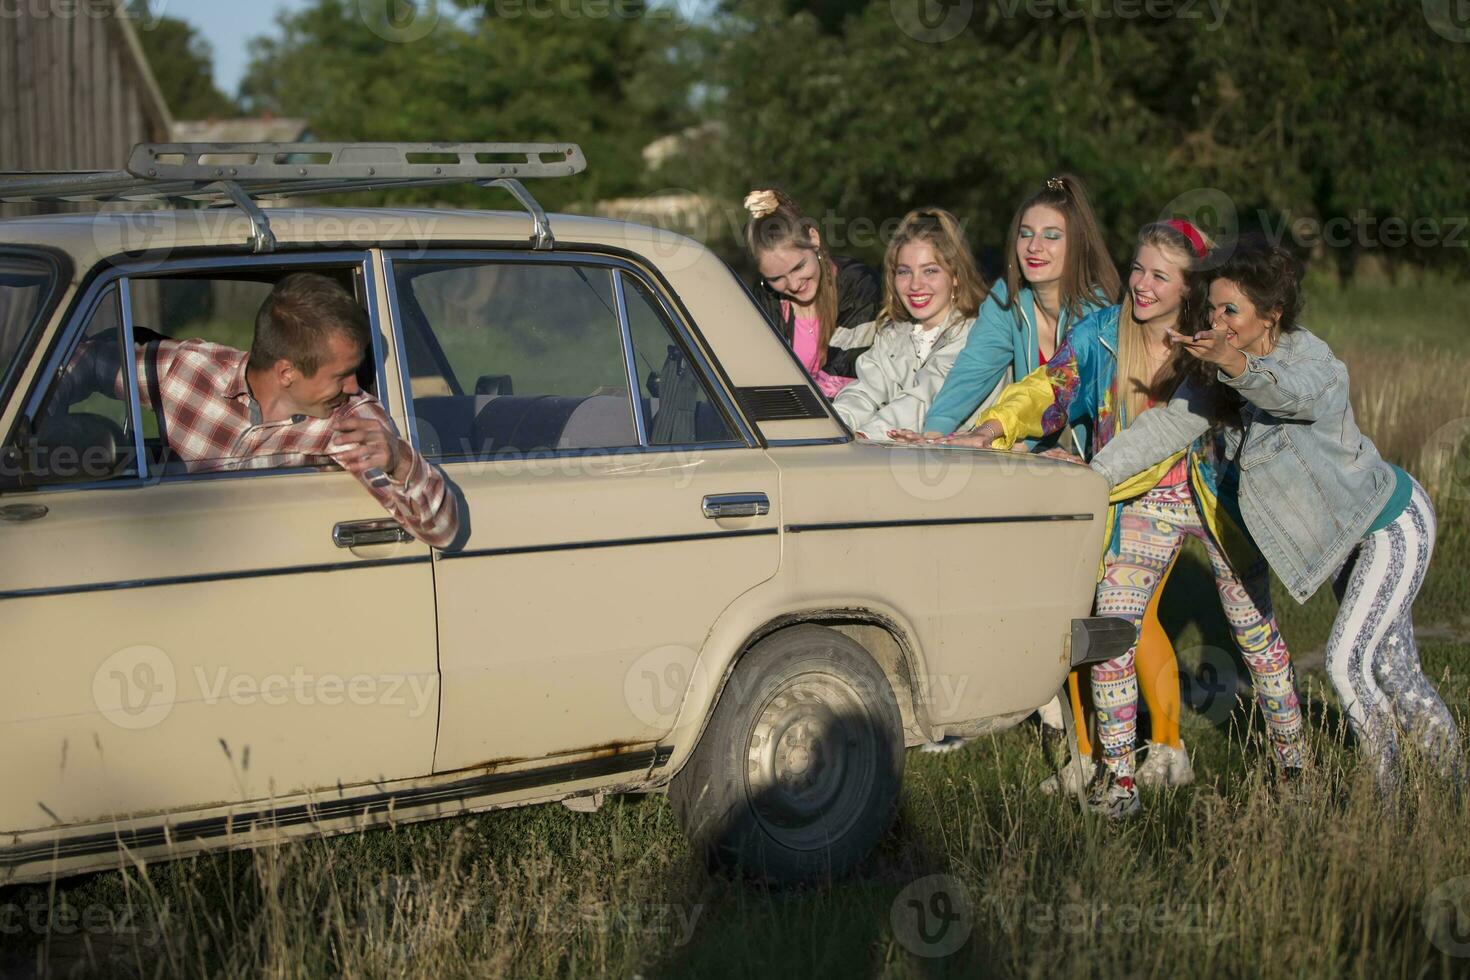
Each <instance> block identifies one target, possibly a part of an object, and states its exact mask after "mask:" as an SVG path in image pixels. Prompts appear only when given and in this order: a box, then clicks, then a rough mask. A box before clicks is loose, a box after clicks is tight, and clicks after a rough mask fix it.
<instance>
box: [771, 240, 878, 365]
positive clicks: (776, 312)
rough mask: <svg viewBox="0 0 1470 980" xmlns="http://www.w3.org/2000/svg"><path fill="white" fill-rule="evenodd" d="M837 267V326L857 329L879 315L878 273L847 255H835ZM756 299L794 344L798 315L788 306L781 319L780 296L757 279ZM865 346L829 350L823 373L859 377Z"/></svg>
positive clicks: (833, 259) (787, 339)
mask: <svg viewBox="0 0 1470 980" xmlns="http://www.w3.org/2000/svg"><path fill="white" fill-rule="evenodd" d="M832 263H833V264H834V265H836V266H837V326H838V327H856V326H860V325H861V324H864V323H867V322H869V321H870V320H873V319H874V318H876V317H877V315H878V305H879V304H880V303H881V302H882V300H883V290H882V287H881V284H880V283H879V282H878V274H877V273H876V272H874V271H873V270H872V269H871V268H869V267H868V265H867V264H866V263H864V262H861V261H859V260H857V259H852V258H848V257H847V256H846V255H834V256H832ZM754 292H755V296H756V299H757V301H758V302H759V303H760V305H761V309H763V310H764V311H765V313H766V316H768V317H770V319H771V322H772V323H774V324H776V326H777V327H779V328H780V330H781V336H783V337H785V338H786V343H788V344H790V343H791V334H792V332H793V331H794V330H795V328H796V324H795V320H796V315H795V314H794V313H793V312H792V311H791V309H790V307H787V311H786V318H785V319H784V320H783V319H782V318H781V294H780V293H778V292H776V291H775V290H774V289H772V288H771V287H770V286H767V285H766V281H765V280H764V279H757V280H756V284H755V290H754ZM867 349H868V348H866V347H850V348H841V347H828V348H827V364H826V366H825V367H823V369H822V370H824V371H826V372H827V373H828V374H830V375H833V376H835V377H839V378H855V377H857V359H858V357H859V355H861V354H862V353H863V351H865V350H867Z"/></svg>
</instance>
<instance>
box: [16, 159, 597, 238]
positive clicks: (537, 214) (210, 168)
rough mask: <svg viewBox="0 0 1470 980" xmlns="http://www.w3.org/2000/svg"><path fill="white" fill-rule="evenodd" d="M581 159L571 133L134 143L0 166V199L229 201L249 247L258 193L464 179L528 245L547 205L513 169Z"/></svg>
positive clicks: (532, 171) (529, 171)
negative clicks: (102, 159)
mask: <svg viewBox="0 0 1470 980" xmlns="http://www.w3.org/2000/svg"><path fill="white" fill-rule="evenodd" d="M586 169H587V159H586V157H584V156H583V155H582V149H581V147H579V146H577V144H575V143H139V144H138V145H136V146H134V147H133V151H132V153H131V154H130V155H129V157H128V166H127V169H126V170H113V171H107V170H78V171H40V172H26V173H0V201H3V202H6V203H13V204H42V203H54V202H81V203H103V202H109V201H128V202H134V203H154V204H167V205H177V204H179V203H180V202H185V201H192V202H197V203H204V204H207V205H210V206H234V207H238V208H239V209H240V210H242V211H244V212H245V214H246V215H247V216H248V217H249V218H250V242H249V244H250V246H251V248H252V249H253V250H254V251H256V252H271V251H274V250H275V247H276V238H275V235H274V234H272V232H271V227H270V219H269V218H267V217H266V215H265V212H263V211H262V210H261V209H260V206H259V203H258V202H259V201H261V200H263V199H268V198H281V197H291V198H296V197H306V196H310V195H314V194H342V193H349V192H355V191H373V190H393V189H398V188H404V187H435V186H440V185H448V184H463V183H472V184H475V185H477V186H479V187H499V188H501V189H502V190H505V191H508V192H509V193H510V194H511V196H513V197H514V198H515V199H516V201H517V202H518V203H519V204H520V205H521V207H522V208H524V209H525V210H526V212H527V213H528V214H530V215H531V219H532V221H533V232H532V235H531V245H532V247H533V248H536V249H540V250H549V249H552V248H555V247H556V241H555V239H553V238H552V235H551V225H550V223H549V222H548V221H547V219H546V212H545V211H544V210H543V209H542V207H541V205H540V204H539V203H538V202H537V201H536V198H535V197H533V196H532V195H531V192H530V191H528V190H526V187H525V185H524V184H522V183H521V179H522V178H526V177H570V176H572V175H573V174H579V173H581V172H582V171H584V170H586Z"/></svg>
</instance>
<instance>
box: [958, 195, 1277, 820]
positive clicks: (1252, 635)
mask: <svg viewBox="0 0 1470 980" xmlns="http://www.w3.org/2000/svg"><path fill="white" fill-rule="evenodd" d="M1210 247H1211V243H1210V242H1209V240H1208V239H1206V238H1205V236H1204V235H1203V234H1201V233H1200V231H1199V230H1198V229H1197V228H1195V227H1194V226H1193V225H1191V224H1189V223H1188V222H1185V221H1178V220H1175V221H1168V222H1163V223H1160V224H1151V225H1147V226H1145V227H1144V229H1143V230H1142V231H1141V232H1139V235H1138V248H1137V251H1136V252H1135V253H1134V256H1133V263H1132V267H1131V271H1130V274H1129V277H1128V291H1127V293H1126V294H1125V295H1124V298H1123V302H1122V304H1121V305H1119V306H1114V307H1110V308H1108V309H1106V310H1100V311H1098V312H1097V313H1094V314H1093V315H1091V316H1089V317H1088V318H1087V319H1085V320H1083V321H1082V322H1081V323H1079V324H1077V325H1076V326H1075V327H1073V328H1072V331H1071V332H1070V333H1069V334H1068V335H1067V340H1066V343H1065V344H1063V345H1062V346H1061V347H1060V348H1058V350H1057V352H1056V354H1055V356H1053V357H1052V358H1051V360H1050V361H1048V362H1047V363H1046V364H1045V365H1043V366H1042V367H1040V368H1037V369H1036V370H1035V371H1034V372H1032V373H1031V374H1029V375H1027V376H1026V377H1025V378H1023V379H1022V380H1020V381H1018V382H1016V383H1015V384H1013V385H1011V386H1010V387H1009V388H1007V389H1006V390H1005V391H1004V392H1002V393H1001V395H1000V398H999V400H997V402H996V403H995V404H994V405H993V406H992V407H991V408H989V409H987V410H985V411H983V412H981V413H980V414H979V416H977V418H976V419H975V422H976V428H975V429H974V431H972V432H970V433H967V434H961V435H955V436H950V437H948V438H947V439H945V440H943V441H946V442H951V443H955V444H959V445H971V446H981V447H995V448H1008V447H1009V446H1010V445H1012V444H1013V443H1015V442H1016V441H1018V440H1022V439H1037V438H1041V437H1043V436H1046V435H1049V434H1052V433H1055V432H1059V431H1061V430H1063V429H1065V428H1066V427H1068V426H1072V425H1077V424H1079V423H1084V422H1085V423H1088V424H1089V426H1090V429H1091V433H1092V439H1091V442H1092V445H1091V453H1092V454H1094V455H1095V454H1096V453H1097V452H1099V451H1100V450H1101V449H1102V448H1103V447H1104V446H1105V445H1106V444H1107V443H1108V442H1109V440H1111V439H1112V438H1113V436H1114V435H1115V434H1117V433H1118V432H1121V431H1123V430H1124V429H1125V428H1126V427H1127V426H1128V425H1129V424H1130V423H1132V422H1133V421H1134V420H1135V419H1137V418H1138V416H1139V415H1140V414H1142V413H1143V412H1144V411H1145V410H1147V409H1148V408H1150V407H1151V406H1154V405H1158V404H1161V403H1163V402H1166V401H1168V399H1169V397H1170V396H1171V395H1172V394H1173V393H1174V390H1175V389H1176V388H1177V387H1179V384H1180V382H1181V381H1183V379H1184V374H1185V371H1186V362H1185V356H1184V355H1182V354H1181V353H1179V352H1178V351H1177V350H1175V349H1174V348H1171V346H1170V344H1169V334H1170V331H1174V332H1176V333H1179V332H1192V331H1190V330H1189V329H1188V327H1187V326H1185V327H1183V328H1182V329H1181V325H1189V324H1192V323H1194V322H1195V320H1196V318H1197V317H1198V315H1199V311H1200V310H1201V309H1202V308H1203V304H1204V302H1205V292H1204V288H1205V287H1204V283H1203V277H1202V276H1201V275H1200V272H1199V269H1200V266H1201V265H1202V264H1203V260H1204V259H1205V258H1206V256H1207V255H1208V253H1209V249H1210ZM1214 446H1215V441H1214V440H1213V439H1210V438H1207V437H1202V438H1201V439H1199V440H1196V441H1195V442H1194V444H1193V445H1191V446H1190V447H1189V448H1188V449H1185V450H1181V451H1179V452H1177V453H1175V454H1174V455H1173V456H1171V457H1170V458H1169V459H1167V460H1164V461H1163V462H1162V463H1160V464H1158V465H1157V466H1154V467H1152V468H1151V469H1149V470H1147V471H1145V472H1143V473H1140V474H1138V475H1137V476H1136V477H1134V478H1132V479H1130V480H1128V481H1126V482H1125V483H1122V484H1120V485H1118V486H1116V487H1115V488H1114V489H1113V493H1112V498H1111V499H1112V501H1113V503H1114V505H1115V506H1114V507H1113V508H1111V509H1110V511H1109V515H1108V520H1109V528H1108V534H1107V538H1106V539H1107V541H1108V550H1107V553H1106V555H1105V556H1104V559H1103V565H1102V569H1101V578H1100V580H1099V582H1098V587H1097V614H1098V615H1099V616H1120V617H1122V618H1124V619H1127V620H1129V621H1130V622H1132V623H1134V624H1135V625H1137V624H1138V622H1139V621H1140V620H1141V619H1142V618H1143V615H1144V610H1145V609H1146V608H1147V607H1148V604H1149V600H1150V599H1151V598H1152V596H1153V593H1154V590H1155V589H1156V588H1157V587H1158V584H1159V582H1160V580H1161V579H1162V577H1163V575H1164V572H1165V571H1166V570H1167V568H1168V567H1169V564H1170V563H1171V562H1172V561H1173V560H1174V557H1175V555H1176V554H1178V552H1179V549H1180V547H1181V546H1182V545H1183V543H1184V537H1185V536H1186V535H1192V536H1194V537H1197V538H1199V539H1201V540H1202V541H1203V542H1204V545H1205V549H1206V551H1207V552H1208V554H1209V558H1210V565H1211V567H1212V569H1213V571H1214V574H1215V584H1216V588H1217V590H1218V592H1219V594H1220V601H1221V603H1222V605H1223V606H1224V607H1225V613H1226V617H1227V618H1228V619H1229V621H1230V628H1231V631H1232V632H1233V633H1234V635H1235V641H1236V644H1237V645H1238V646H1239V647H1240V652H1241V655H1242V657H1243V658H1244V660H1245V662H1246V665H1247V666H1248V667H1249V668H1250V671H1251V677H1252V680H1253V681H1254V683H1255V690H1256V699H1257V702H1258V703H1259V704H1260V707H1261V710H1262V713H1263V714H1264V715H1265V719H1266V726H1267V729H1268V732H1269V735H1270V740H1271V743H1272V747H1273V748H1274V749H1275V755H1276V760H1277V764H1278V766H1280V767H1281V769H1282V772H1283V774H1284V775H1285V776H1287V777H1290V776H1292V775H1293V774H1295V773H1296V772H1297V771H1299V770H1300V768H1301V766H1302V764H1303V752H1302V745H1301V742H1302V716H1301V708H1300V705H1299V704H1298V701H1297V694H1296V688H1295V685H1294V684H1293V682H1292V676H1291V661H1290V658H1289V656H1288V654H1287V650H1286V644H1285V643H1284V642H1283V641H1282V639H1281V632H1280V630H1278V629H1277V627H1276V619H1275V617H1274V616H1273V614H1272V611H1271V596H1270V589H1269V583H1268V578H1267V573H1266V563H1265V560H1264V559H1263V558H1262V557H1261V554H1260V552H1259V551H1257V550H1256V548H1255V546H1254V545H1253V544H1252V543H1251V541H1250V539H1249V537H1248V536H1246V535H1245V534H1244V533H1242V532H1241V531H1240V530H1239V528H1240V522H1239V521H1238V520H1236V519H1232V518H1231V517H1230V515H1229V514H1227V512H1226V510H1225V508H1224V507H1222V506H1221V501H1220V498H1219V496H1218V495H1217V491H1216V487H1217V485H1218V476H1217V467H1218V463H1217V453H1216V452H1215V449H1214ZM1057 452H1059V451H1055V450H1054V451H1053V454H1056V453H1057ZM1134 653H1135V651H1134V650H1131V649H1130V650H1129V651H1128V652H1127V653H1125V654H1124V655H1123V656H1121V657H1119V658H1117V659H1116V660H1110V661H1108V662H1107V663H1104V664H1098V665H1095V666H1094V667H1093V668H1092V694H1093V703H1094V705H1095V707H1096V709H1097V719H1098V739H1099V741H1100V742H1101V743H1102V748H1103V761H1104V763H1105V767H1104V769H1103V770H1101V771H1099V772H1098V773H1097V777H1096V778H1094V779H1093V781H1092V785H1091V788H1090V791H1089V800H1088V802H1089V804H1090V805H1091V806H1092V807H1093V808H1094V809H1097V810H1099V811H1102V812H1104V813H1107V814H1108V815H1109V816H1113V817H1122V816H1128V815H1130V814H1132V813H1135V812H1136V811H1137V810H1138V807H1139V801H1138V790H1137V787H1136V785H1135V783H1134V778H1133V777H1134V765H1133V743H1134V738H1135V735H1136V730H1137V721H1138V718H1137V715H1138V680H1137V676H1136V671H1135V666H1134ZM1171 670H1177V668H1175V667H1173V666H1172V665H1171ZM1157 748H1158V747H1157V746H1155V747H1154V748H1153V749H1151V750H1150V751H1157Z"/></svg>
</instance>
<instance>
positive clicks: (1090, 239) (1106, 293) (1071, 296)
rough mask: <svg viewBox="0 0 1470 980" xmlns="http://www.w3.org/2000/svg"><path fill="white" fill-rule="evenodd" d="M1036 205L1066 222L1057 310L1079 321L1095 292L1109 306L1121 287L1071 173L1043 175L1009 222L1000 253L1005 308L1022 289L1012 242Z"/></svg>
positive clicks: (1094, 217)
mask: <svg viewBox="0 0 1470 980" xmlns="http://www.w3.org/2000/svg"><path fill="white" fill-rule="evenodd" d="M1037 205H1040V206H1042V207H1047V208H1053V209H1055V210H1057V211H1059V212H1061V215H1062V218H1063V219H1064V220H1065V221H1066V236H1067V257H1066V259H1064V260H1063V262H1062V280H1061V282H1060V283H1059V285H1060V287H1061V290H1060V293H1061V298H1060V302H1059V303H1058V304H1057V305H1058V307H1059V309H1061V310H1066V311H1067V312H1068V313H1069V314H1070V315H1071V316H1072V317H1073V318H1080V317H1082V316H1083V315H1084V314H1085V313H1086V307H1087V306H1088V305H1089V302H1092V303H1096V301H1097V300H1098V298H1099V294H1101V298H1103V299H1104V301H1105V302H1112V300H1113V297H1115V296H1117V295H1118V293H1119V291H1120V290H1121V289H1122V283H1120V282H1119V280H1118V270H1117V268H1116V267H1115V266H1114V265H1113V260H1112V259H1111V258H1110V257H1109V256H1108V244H1107V240H1106V239H1105V238H1104V237H1103V233H1102V230H1101V229H1100V228H1099V227H1098V224H1097V215H1096V214H1094V213H1093V210H1092V202H1091V201H1089V200H1088V197H1087V188H1086V187H1084V186H1083V184H1082V181H1081V180H1080V179H1078V178H1076V177H1074V176H1072V175H1071V174H1061V175H1060V176H1057V177H1048V178H1047V181H1046V186H1044V187H1042V188H1041V189H1040V190H1038V191H1037V192H1036V193H1035V194H1032V195H1031V196H1030V197H1028V198H1026V200H1024V201H1022V202H1021V206H1020V207H1018V208H1016V213H1015V216H1014V217H1012V218H1011V230H1010V233H1009V234H1008V235H1006V251H1005V259H1006V270H1005V280H1006V302H1005V306H1006V308H1007V309H1009V308H1010V307H1011V305H1012V304H1014V303H1015V302H1016V296H1017V294H1019V293H1020V291H1021V288H1022V287H1023V286H1025V285H1026V283H1025V281H1024V278H1023V277H1022V275H1021V263H1020V262H1018V261H1017V260H1016V242H1017V241H1018V240H1019V239H1020V237H1021V219H1022V218H1024V217H1025V216H1026V212H1027V211H1029V210H1031V209H1032V208H1034V207H1036V206H1037Z"/></svg>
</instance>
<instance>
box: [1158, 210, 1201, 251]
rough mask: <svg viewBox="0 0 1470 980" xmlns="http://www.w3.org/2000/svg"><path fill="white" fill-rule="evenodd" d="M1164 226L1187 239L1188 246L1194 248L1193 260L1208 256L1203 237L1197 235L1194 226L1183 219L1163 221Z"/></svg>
mask: <svg viewBox="0 0 1470 980" xmlns="http://www.w3.org/2000/svg"><path fill="white" fill-rule="evenodd" d="M1164 224H1166V225H1168V226H1169V227H1170V228H1173V229H1174V230H1175V231H1177V232H1179V234H1181V235H1183V236H1184V237H1185V238H1187V239H1189V244H1190V245H1191V246H1192V247H1193V248H1194V257H1195V258H1197V259H1202V258H1204V257H1205V256H1206V255H1208V254H1209V251H1210V250H1209V249H1208V248H1207V247H1205V236H1204V235H1201V234H1200V233H1199V229H1198V228H1196V227H1195V226H1194V225H1192V224H1190V223H1189V222H1188V221H1185V220H1184V219H1183V218H1170V219H1169V220H1168V221H1165V222H1164Z"/></svg>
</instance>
